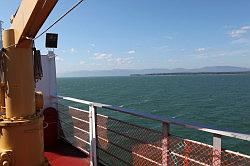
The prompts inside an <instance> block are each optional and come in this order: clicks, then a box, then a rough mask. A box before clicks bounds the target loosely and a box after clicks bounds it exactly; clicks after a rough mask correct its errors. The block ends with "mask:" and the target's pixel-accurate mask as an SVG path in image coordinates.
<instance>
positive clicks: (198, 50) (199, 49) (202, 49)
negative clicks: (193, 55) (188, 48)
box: [195, 48, 206, 52]
mask: <svg viewBox="0 0 250 166" xmlns="http://www.w3.org/2000/svg"><path fill="white" fill-rule="evenodd" d="M205 50H206V49H205V48H197V49H196V50H195V51H197V52H204V51H205Z"/></svg>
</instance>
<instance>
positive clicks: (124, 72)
mask: <svg viewBox="0 0 250 166" xmlns="http://www.w3.org/2000/svg"><path fill="white" fill-rule="evenodd" d="M246 71H250V68H243V67H235V66H209V67H202V68H197V69H185V68H175V69H113V70H93V71H90V70H80V71H73V72H67V73H58V74H57V76H58V77H97V76H129V75H133V74H139V75H144V74H154V73H220V72H221V73H225V72H231V73H234V72H246Z"/></svg>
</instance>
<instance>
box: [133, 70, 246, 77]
mask: <svg viewBox="0 0 250 166" xmlns="http://www.w3.org/2000/svg"><path fill="white" fill-rule="evenodd" d="M237 74H250V71H241V72H179V73H150V74H130V76H171V75H237Z"/></svg>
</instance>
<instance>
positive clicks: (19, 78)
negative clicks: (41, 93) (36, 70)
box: [3, 29, 35, 118]
mask: <svg viewBox="0 0 250 166" xmlns="http://www.w3.org/2000/svg"><path fill="white" fill-rule="evenodd" d="M3 39H4V40H3V47H4V48H8V46H11V45H13V44H14V43H15V40H14V30H13V29H9V30H5V31H3ZM26 43H27V42H26ZM29 45H30V46H29V47H28V48H19V47H10V48H8V49H7V52H6V55H7V58H6V62H5V63H6V72H5V77H6V90H7V91H6V118H12V117H25V116H29V115H33V114H34V113H35V85H34V78H33V77H34V76H33V75H34V74H33V61H32V49H31V48H32V47H31V41H30V42H29Z"/></svg>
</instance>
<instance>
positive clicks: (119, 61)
mask: <svg viewBox="0 0 250 166" xmlns="http://www.w3.org/2000/svg"><path fill="white" fill-rule="evenodd" d="M134 59H135V58H134V57H124V58H116V59H115V62H116V64H117V65H128V64H131V63H133V60H134Z"/></svg>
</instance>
